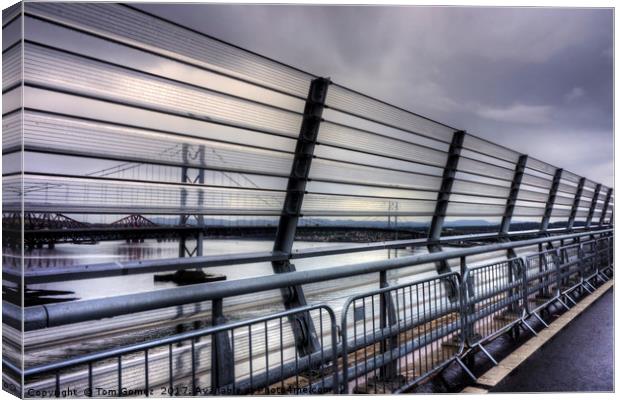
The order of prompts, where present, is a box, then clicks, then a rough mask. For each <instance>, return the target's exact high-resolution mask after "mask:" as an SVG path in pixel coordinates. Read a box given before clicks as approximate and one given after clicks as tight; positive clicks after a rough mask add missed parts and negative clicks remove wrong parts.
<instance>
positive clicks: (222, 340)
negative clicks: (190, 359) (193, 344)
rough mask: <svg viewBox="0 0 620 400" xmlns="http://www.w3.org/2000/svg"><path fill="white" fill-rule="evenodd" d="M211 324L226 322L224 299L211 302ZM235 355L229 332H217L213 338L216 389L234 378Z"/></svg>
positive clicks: (212, 358) (212, 372)
mask: <svg viewBox="0 0 620 400" xmlns="http://www.w3.org/2000/svg"><path fill="white" fill-rule="evenodd" d="M211 304H212V305H211V326H218V325H223V324H224V323H226V318H225V317H224V307H223V306H224V302H223V300H222V299H217V300H213V301H212V302H211ZM234 368H235V355H234V354H233V352H232V349H231V346H230V340H229V338H228V332H226V331H224V332H219V333H215V334H214V335H213V337H212V339H211V387H212V388H213V389H215V390H217V389H218V388H220V387H222V386H225V385H229V384H231V383H232V382H233V380H234Z"/></svg>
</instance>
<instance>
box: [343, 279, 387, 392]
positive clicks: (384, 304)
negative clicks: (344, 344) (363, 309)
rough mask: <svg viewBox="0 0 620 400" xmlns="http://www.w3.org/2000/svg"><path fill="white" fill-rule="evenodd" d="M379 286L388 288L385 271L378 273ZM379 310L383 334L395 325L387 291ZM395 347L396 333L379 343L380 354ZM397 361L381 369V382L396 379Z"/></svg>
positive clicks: (383, 295)
mask: <svg viewBox="0 0 620 400" xmlns="http://www.w3.org/2000/svg"><path fill="white" fill-rule="evenodd" d="M379 286H380V287H381V288H387V287H388V286H389V283H388V280H387V271H381V272H379ZM379 309H380V311H379V326H380V327H381V331H382V332H384V330H385V328H388V327H390V328H391V327H392V326H393V325H394V324H395V323H396V310H395V306H394V303H393V301H392V296H391V295H390V292H389V291H386V292H385V293H382V294H381V295H380V298H379ZM343 329H345V328H343ZM396 347H398V333H397V334H396V335H394V336H390V337H389V338H387V339H385V340H382V341H381V352H382V353H385V352H387V351H390V350H393V349H395V348H396ZM397 361H398V360H393V361H392V362H390V363H388V365H385V366H383V367H381V369H380V376H381V378H382V379H383V380H386V381H389V380H391V379H393V378H395V377H396V372H397V368H398V365H397Z"/></svg>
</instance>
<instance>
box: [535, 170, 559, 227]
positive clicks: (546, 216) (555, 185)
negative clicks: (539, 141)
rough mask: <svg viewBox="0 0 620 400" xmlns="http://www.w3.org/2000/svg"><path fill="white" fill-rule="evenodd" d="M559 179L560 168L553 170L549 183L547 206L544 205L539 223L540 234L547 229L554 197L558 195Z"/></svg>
mask: <svg viewBox="0 0 620 400" xmlns="http://www.w3.org/2000/svg"><path fill="white" fill-rule="evenodd" d="M561 178H562V168H558V169H556V170H555V174H554V175H553V181H552V182H551V188H550V189H549V197H548V198H547V204H545V213H544V214H543V218H542V221H541V223H540V231H541V232H546V231H547V229H548V228H549V220H550V219H551V213H552V212H553V204H555V197H556V195H557V193H558V187H559V186H560V179H561Z"/></svg>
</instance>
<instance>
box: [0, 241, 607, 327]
mask: <svg viewBox="0 0 620 400" xmlns="http://www.w3.org/2000/svg"><path fill="white" fill-rule="evenodd" d="M611 232H613V230H612V229H606V230H601V231H597V232H596V233H598V234H606V233H611ZM592 234H593V232H584V233H574V234H568V235H559V236H555V237H553V238H549V237H545V238H538V239H528V240H522V241H518V242H504V243H494V244H490V245H484V246H477V247H471V248H464V249H457V250H448V251H442V252H437V253H429V254H422V255H412V256H406V257H400V258H396V259H388V260H379V261H370V262H365V263H359V264H349V265H342V266H335V267H330V268H321V269H316V270H311V271H297V272H289V273H283V274H277V275H270V276H262V277H256V278H247V279H238V280H232V281H220V282H213V283H201V284H196V285H191V286H184V287H179V288H171V289H162V290H157V291H154V292H146V293H136V294H129V295H120V296H114V297H107V298H103V299H93V300H80V301H73V302H66V303H56V304H47V305H38V306H32V307H25V308H24V314H23V315H24V316H23V323H24V329H25V330H34V329H43V328H48V327H52V326H59V325H64V324H70V323H76V322H83V321H90V320H95V319H100V318H108V317H114V316H118V315H123V314H132V313H136V312H140V311H148V310H154V309H158V308H164V307H172V306H178V305H182V304H187V303H195V302H201V301H209V300H218V299H223V298H226V297H231V296H239V295H244V294H250V293H257V292H263V291H267V290H272V289H281V288H285V287H289V286H293V285H304V284H309V283H316V282H324V281H329V280H333V279H340V278H349V277H352V276H356V275H364V274H368V273H375V272H381V271H388V270H392V269H398V268H404V267H410V266H414V265H420V264H425V263H432V262H437V261H444V260H449V259H455V258H461V257H467V256H471V255H476V254H482V253H489V252H494V251H499V250H508V249H515V248H519V247H526V246H532V245H535V244H539V243H546V242H549V241H558V240H567V239H576V238H579V237H583V236H588V235H592ZM3 315H4V311H3ZM9 318H10V315H9Z"/></svg>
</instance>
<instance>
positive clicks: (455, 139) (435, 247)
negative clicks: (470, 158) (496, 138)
mask: <svg viewBox="0 0 620 400" xmlns="http://www.w3.org/2000/svg"><path fill="white" fill-rule="evenodd" d="M464 139H465V131H456V132H454V134H453V135H452V142H451V143H450V149H449V150H448V159H447V160H446V166H445V167H444V170H443V179H442V181H441V188H440V189H439V192H438V193H437V203H436V204H435V213H434V214H433V219H432V221H431V226H430V229H429V232H428V239H429V244H428V250H429V251H430V252H431V253H436V252H439V251H441V245H440V244H439V238H440V237H441V230H442V228H443V222H444V220H445V218H446V211H447V210H448V203H449V202H450V193H451V192H452V185H453V183H454V177H455V176H456V170H457V168H458V163H459V158H460V157H461V149H462V147H463V141H464ZM436 267H437V272H438V273H440V274H443V273H445V272H450V266H449V265H448V263H447V262H446V261H440V262H438V263H437V265H436Z"/></svg>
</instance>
